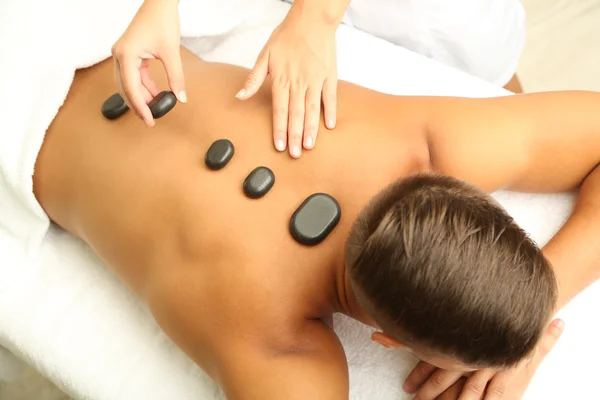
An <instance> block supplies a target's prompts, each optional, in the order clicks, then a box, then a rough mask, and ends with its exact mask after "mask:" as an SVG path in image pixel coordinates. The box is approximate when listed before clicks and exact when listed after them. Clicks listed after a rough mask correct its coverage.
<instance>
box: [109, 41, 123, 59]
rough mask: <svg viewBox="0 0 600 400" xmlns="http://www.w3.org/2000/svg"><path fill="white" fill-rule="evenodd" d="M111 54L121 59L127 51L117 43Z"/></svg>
mask: <svg viewBox="0 0 600 400" xmlns="http://www.w3.org/2000/svg"><path fill="white" fill-rule="evenodd" d="M111 53H112V55H113V56H114V57H116V58H117V59H121V58H123V56H124V55H125V53H126V49H125V47H124V46H123V45H121V44H118V43H117V44H115V45H114V46H113V47H112V49H111Z"/></svg>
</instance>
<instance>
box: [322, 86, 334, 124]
mask: <svg viewBox="0 0 600 400" xmlns="http://www.w3.org/2000/svg"><path fill="white" fill-rule="evenodd" d="M337 83H338V81H337V78H336V77H331V78H327V79H326V80H325V84H324V85H323V109H324V115H325V126H326V127H327V128H328V129H333V128H335V125H336V123H337Z"/></svg>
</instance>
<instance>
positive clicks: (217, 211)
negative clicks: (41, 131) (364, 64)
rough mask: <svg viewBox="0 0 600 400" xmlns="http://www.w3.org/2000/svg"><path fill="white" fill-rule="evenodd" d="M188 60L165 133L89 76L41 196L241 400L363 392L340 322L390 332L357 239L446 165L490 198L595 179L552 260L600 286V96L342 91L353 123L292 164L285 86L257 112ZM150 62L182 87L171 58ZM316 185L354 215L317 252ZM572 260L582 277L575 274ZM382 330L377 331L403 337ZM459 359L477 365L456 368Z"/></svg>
mask: <svg viewBox="0 0 600 400" xmlns="http://www.w3.org/2000/svg"><path fill="white" fill-rule="evenodd" d="M181 54H182V64H183V69H184V73H185V76H186V88H187V90H188V92H189V93H190V96H189V101H188V103H187V104H178V105H177V106H176V107H175V108H174V109H173V110H171V111H170V112H169V114H167V115H166V116H165V117H163V118H162V119H161V120H159V121H157V123H156V125H155V126H154V127H153V128H152V129H150V128H148V127H146V126H144V125H141V124H139V123H138V120H137V118H136V117H135V116H134V115H133V114H132V113H131V112H129V113H127V114H126V115H124V116H122V117H121V118H119V119H117V120H115V121H108V120H106V119H104V118H103V117H102V115H101V113H100V112H99V108H100V106H101V104H102V102H103V101H104V100H105V99H106V98H108V97H109V96H110V95H111V94H112V93H113V92H114V91H115V87H114V84H113V69H112V68H113V66H112V63H111V62H109V61H105V62H103V63H101V64H98V65H96V66H94V67H91V68H89V69H86V70H80V71H78V72H77V73H76V77H75V80H74V83H73V86H72V88H71V90H70V92H69V95H68V97H67V99H66V102H65V104H64V105H63V107H62V108H61V110H60V112H59V113H58V115H57V117H56V118H55V120H54V121H53V123H52V125H51V126H50V128H49V129H48V131H47V134H46V138H45V141H44V144H43V147H42V149H41V151H40V154H39V157H38V160H37V164H36V168H35V176H34V192H35V195H36V197H37V199H38V200H39V202H40V204H41V205H42V207H43V208H44V210H45V211H46V213H47V214H48V216H49V217H50V218H51V219H52V220H53V221H54V222H55V223H56V224H58V225H60V226H61V227H63V228H64V229H66V230H67V231H69V232H71V233H72V234H74V235H76V236H78V237H80V238H81V239H82V240H84V241H85V242H86V243H87V244H89V246H91V248H92V249H93V250H94V251H95V252H96V253H97V254H98V255H99V256H100V257H101V258H102V259H103V260H104V261H105V262H106V264H107V265H108V266H110V268H112V269H113V270H114V271H115V273H117V274H118V275H119V276H120V277H121V278H122V280H123V282H125V283H126V284H127V285H128V286H129V287H130V288H131V289H132V290H133V291H134V292H135V293H136V294H137V295H138V296H139V298H140V299H141V300H143V301H144V302H146V304H147V305H148V307H149V309H150V310H151V312H152V314H153V315H154V317H155V319H156V321H157V322H158V323H159V325H160V326H161V328H162V329H163V330H164V331H165V333H166V334H167V335H169V336H170V337H171V339H172V340H173V341H174V342H175V343H176V344H177V345H178V346H179V347H181V348H182V349H183V351H185V352H186V353H187V354H188V355H189V356H190V357H191V358H192V359H193V360H194V361H195V362H196V363H198V364H199V365H200V366H201V367H202V368H203V369H204V370H205V371H206V372H207V373H208V374H209V375H210V376H211V377H212V379H213V380H214V381H215V382H217V383H218V384H219V385H220V386H221V387H222V389H223V390H224V392H225V394H226V395H227V396H228V398H230V399H240V400H243V399H256V398H277V397H281V395H282V393H285V397H286V398H288V399H296V398H297V399H307V398H310V399H324V400H325V399H327V400H330V399H345V398H347V397H348V372H347V363H346V360H345V356H344V352H343V349H342V347H341V344H340V342H339V340H338V338H337V337H336V335H335V333H334V331H333V329H332V327H331V316H332V314H333V313H335V312H341V313H344V314H346V315H348V316H350V317H352V318H355V319H357V320H359V321H362V322H364V323H367V324H370V325H373V326H375V324H374V323H373V321H372V320H371V318H370V317H369V315H367V313H366V312H365V311H364V310H362V309H361V307H360V306H359V305H358V303H357V302H356V300H355V297H354V294H353V292H352V288H351V285H350V281H349V278H348V276H347V273H346V269H345V264H344V244H345V241H346V238H347V235H348V232H349V231H350V229H351V225H352V222H353V221H354V219H355V218H356V216H357V215H358V213H359V212H360V211H361V209H362V208H363V207H364V206H365V205H366V203H367V202H368V201H369V200H370V199H371V198H372V197H373V196H374V195H376V194H377V193H378V192H379V191H380V190H381V189H382V188H384V187H386V186H387V185H388V184H390V183H391V182H393V181H394V180H396V179H398V178H400V177H402V176H406V175H409V174H413V173H417V172H421V173H427V172H436V173H445V174H449V175H452V176H455V177H457V178H460V179H464V180H466V181H468V182H471V183H473V184H475V185H478V186H480V187H482V188H483V189H485V190H488V191H493V190H497V189H499V188H512V189H515V190H521V191H534V192H535V191H537V192H543V191H565V190H570V189H573V188H577V187H579V186H581V184H582V182H584V183H583V186H582V188H581V195H580V201H579V203H578V208H577V210H576V211H575V213H574V214H573V217H572V218H571V220H570V221H569V222H567V224H566V225H565V228H564V229H563V231H561V233H559V234H558V235H557V237H556V238H555V240H553V241H552V242H551V243H550V244H549V245H548V246H549V247H548V249H549V250H548V251H547V253H546V254H547V256H548V257H549V258H550V260H551V261H552V262H553V263H554V266H555V269H556V273H557V276H558V279H559V283H560V290H561V292H560V296H561V298H560V301H559V303H560V304H561V305H562V304H564V302H566V301H567V300H568V299H569V298H570V297H572V296H574V295H575V294H576V293H578V291H580V290H582V289H583V287H585V286H587V285H588V284H590V283H591V282H592V281H593V280H595V279H596V278H597V275H598V268H597V265H595V263H594V262H593V260H595V259H597V257H596V256H600V254H596V253H598V252H599V251H600V250H595V249H596V248H598V246H596V243H594V241H593V240H591V239H589V238H590V237H591V238H593V237H594V235H592V233H591V232H592V231H593V229H595V228H597V227H598V226H597V225H598V223H597V222H600V218H599V217H600V216H598V215H597V213H598V212H597V211H596V210H598V209H600V207H598V204H596V203H597V202H598V200H595V199H596V198H598V197H599V196H597V194H598V192H599V191H600V178H599V177H598V176H597V175H598V173H596V172H591V171H595V170H594V168H595V166H596V165H597V164H598V161H599V158H600V157H599V155H600V119H599V118H598V116H597V115H598V114H597V110H598V108H599V107H600V96H599V95H598V94H595V93H583V92H581V93H577V92H565V93H554V94H539V95H523V96H515V97H504V98H497V99H459V98H434V97H396V96H390V95H385V94H380V93H377V92H373V91H370V90H368V89H365V88H361V87H358V86H355V85H352V84H349V83H345V82H341V83H340V85H339V102H338V106H339V110H338V127H337V129H336V130H335V131H330V132H326V133H325V132H324V134H323V135H322V136H321V139H320V145H319V146H318V148H315V149H314V150H312V151H310V152H307V154H305V157H302V158H301V159H299V160H292V159H291V158H289V157H286V156H285V155H283V154H281V153H278V152H277V151H276V150H275V149H273V146H272V144H271V143H272V142H271V129H272V125H271V124H272V115H271V104H272V99H271V90H270V88H269V87H268V85H267V87H265V88H263V89H261V91H259V92H258V93H257V94H256V95H255V96H254V97H253V98H252V99H251V100H248V101H244V102H240V101H238V100H236V99H235V98H234V96H233V94H235V92H236V90H237V89H238V88H239V86H240V85H241V84H243V82H244V80H245V79H246V76H247V74H248V70H246V69H243V68H238V67H235V66H231V65H225V64H216V63H206V62H203V61H202V60H200V59H198V58H197V57H196V56H194V55H192V54H191V53H189V52H188V51H186V50H183V49H182V50H181ZM149 70H150V73H151V74H152V76H153V77H154V78H155V79H156V82H157V84H158V85H160V86H162V87H165V86H167V81H166V78H165V77H164V76H163V69H162V67H161V66H160V65H159V63H158V62H150V63H149ZM565 104H566V105H567V106H565ZM566 107H567V108H566ZM325 129H326V128H325V127H324V126H323V125H321V126H320V130H321V131H325ZM567 130H568V131H569V135H568V136H567V135H564V134H563V132H565V131H567ZM224 137H225V138H228V139H230V140H231V141H232V142H233V143H234V144H235V148H236V152H235V156H234V158H233V159H232V161H231V162H230V163H229V164H228V165H227V167H225V168H224V169H223V170H221V171H218V172H214V171H210V170H208V169H207V168H206V166H205V165H204V162H203V157H204V154H205V152H206V150H207V149H208V147H209V146H210V144H211V143H212V142H213V141H214V140H217V139H220V138H224ZM565 148H566V149H568V150H569V151H563V150H564V149H565ZM259 165H265V166H268V167H269V168H271V169H272V170H273V171H274V173H275V175H276V184H275V186H274V187H273V189H272V190H271V191H270V192H269V193H268V194H267V195H266V196H265V197H264V198H262V199H260V200H251V199H248V198H246V197H245V196H244V194H243V192H242V190H241V188H242V182H243V180H244V179H245V177H246V176H247V174H248V173H249V172H250V171H251V170H252V169H254V168H255V167H257V166H259ZM590 172H591V173H590ZM586 177H587V178H586ZM584 179H585V181H584ZM315 192H326V193H329V194H331V195H332V196H334V197H335V198H336V199H337V200H338V202H339V203H340V205H341V208H342V210H343V211H342V218H341V220H340V222H339V224H338V226H337V227H336V229H335V230H334V231H333V232H332V233H331V234H330V235H329V237H328V238H327V239H326V240H325V241H324V242H323V243H322V244H320V245H319V246H316V247H305V246H302V245H300V244H298V243H296V242H295V241H294V240H293V239H292V237H291V235H290V234H289V232H288V221H289V218H290V216H291V215H292V213H293V212H294V210H295V209H296V207H298V205H299V204H300V203H301V202H302V201H303V200H304V199H305V198H306V197H307V196H309V195H310V194H312V193H315ZM596 221H597V222H596ZM594 224H596V225H594ZM584 239H585V240H584ZM566 248H568V249H569V251H568V252H566V251H565V249H566ZM594 257H595V258H594ZM572 260H577V262H578V263H579V264H577V266H576V268H577V269H573V268H571V271H570V272H569V273H565V272H566V270H567V269H566V267H565V266H569V267H571V261H572ZM380 335H381V336H380V337H379V338H378V337H377V336H375V337H374V339H375V340H377V341H379V342H384V344H385V340H388V339H392V340H393V338H390V337H389V336H387V335H385V334H384V333H380ZM548 337H550V339H553V338H554V339H553V340H555V338H556V337H557V336H556V335H551V334H549V336H548ZM550 339H549V340H550ZM415 350H417V351H426V349H415ZM425 355H427V354H425ZM435 356H443V355H435ZM430 361H432V362H435V361H436V360H435V359H430ZM438 361H439V360H438ZM443 361H444V364H442V363H441V362H440V364H439V366H441V367H447V368H451V369H453V370H454V369H456V368H458V370H460V365H458V363H457V360H447V359H445V360H443ZM446 362H450V363H449V364H446ZM455 367H456V368H455ZM463 367H464V366H463ZM467 367H468V366H467ZM468 368H469V369H472V367H468ZM265 376H268V377H269V379H264V377H265ZM452 390H455V389H452Z"/></svg>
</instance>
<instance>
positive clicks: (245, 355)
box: [218, 322, 349, 400]
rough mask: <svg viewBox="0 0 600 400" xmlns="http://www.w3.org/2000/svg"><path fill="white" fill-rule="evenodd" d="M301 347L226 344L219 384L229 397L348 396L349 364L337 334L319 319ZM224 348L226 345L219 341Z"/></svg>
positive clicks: (338, 399)
mask: <svg viewBox="0 0 600 400" xmlns="http://www.w3.org/2000/svg"><path fill="white" fill-rule="evenodd" d="M315 324H316V325H318V326H315V327H314V329H310V332H306V334H307V335H306V336H307V337H306V338H304V339H300V340H298V342H297V343H298V345H297V347H289V348H286V349H278V350H276V349H268V348H260V347H257V346H255V345H250V344H249V343H247V342H246V341H241V342H240V341H232V342H229V343H223V349H224V350H223V351H222V352H220V353H221V354H220V357H219V358H220V364H221V365H222V367H221V368H220V373H219V379H218V383H219V384H220V386H221V388H223V391H224V392H225V395H226V396H227V398H228V399H229V400H258V399H286V400H305V399H311V400H347V399H348V390H349V389H348V367H347V362H346V357H345V355H344V350H343V348H342V345H341V343H340V342H339V340H338V338H337V336H336V335H335V333H334V332H333V331H332V330H331V329H329V328H328V327H326V326H325V324H324V323H321V322H315ZM219 347H221V346H219Z"/></svg>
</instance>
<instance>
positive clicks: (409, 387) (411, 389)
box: [402, 382, 415, 393]
mask: <svg viewBox="0 0 600 400" xmlns="http://www.w3.org/2000/svg"><path fill="white" fill-rule="evenodd" d="M402 390H404V392H405V393H414V392H415V388H414V387H413V386H412V385H411V384H410V383H406V382H405V383H404V385H402Z"/></svg>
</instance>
